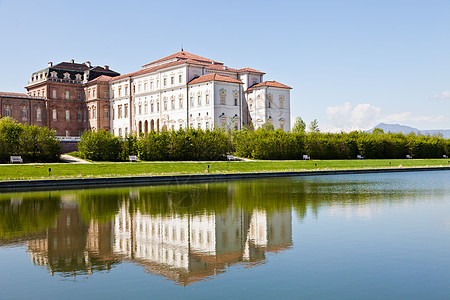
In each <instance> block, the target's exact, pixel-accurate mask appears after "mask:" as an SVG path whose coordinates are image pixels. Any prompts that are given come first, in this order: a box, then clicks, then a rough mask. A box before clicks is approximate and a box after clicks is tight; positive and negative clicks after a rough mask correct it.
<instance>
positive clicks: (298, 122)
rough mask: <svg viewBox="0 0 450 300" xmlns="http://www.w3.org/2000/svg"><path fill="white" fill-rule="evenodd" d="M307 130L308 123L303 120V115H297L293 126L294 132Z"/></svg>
mask: <svg viewBox="0 0 450 300" xmlns="http://www.w3.org/2000/svg"><path fill="white" fill-rule="evenodd" d="M305 131H306V123H305V122H304V121H303V120H302V118H301V117H297V119H295V123H294V127H292V132H305Z"/></svg>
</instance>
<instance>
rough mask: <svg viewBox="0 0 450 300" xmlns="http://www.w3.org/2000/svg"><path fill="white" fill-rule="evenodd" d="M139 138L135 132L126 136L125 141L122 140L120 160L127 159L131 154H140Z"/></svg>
mask: <svg viewBox="0 0 450 300" xmlns="http://www.w3.org/2000/svg"><path fill="white" fill-rule="evenodd" d="M137 141H138V138H137V136H136V135H134V134H129V135H127V136H125V138H124V139H123V141H121V145H122V151H121V153H120V156H119V160H122V161H127V160H128V159H129V156H130V155H138V145H137Z"/></svg>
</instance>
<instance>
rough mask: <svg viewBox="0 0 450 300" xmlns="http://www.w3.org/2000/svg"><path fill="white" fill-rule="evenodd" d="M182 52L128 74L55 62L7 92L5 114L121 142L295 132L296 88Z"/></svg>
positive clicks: (0, 100)
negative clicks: (177, 133) (158, 135)
mask: <svg viewBox="0 0 450 300" xmlns="http://www.w3.org/2000/svg"><path fill="white" fill-rule="evenodd" d="M264 75H265V73H264V72H261V71H258V70H255V69H251V68H242V69H234V68H231V67H228V66H226V65H224V64H223V63H222V62H219V61H215V60H212V59H208V58H204V57H201V56H198V55H195V54H191V53H188V52H186V51H183V50H182V51H180V52H177V53H175V54H172V55H169V56H167V57H165V58H162V59H159V60H156V61H153V62H151V63H148V64H145V65H144V66H142V68H141V69H140V70H138V71H136V72H133V73H129V74H125V75H120V74H119V73H117V72H115V71H113V70H111V69H110V68H109V67H108V66H104V67H100V66H92V65H91V63H90V62H85V63H75V62H74V60H72V61H71V62H62V63H59V64H57V65H53V64H52V63H49V64H48V67H47V68H45V69H43V70H41V71H38V72H35V73H33V74H32V75H31V77H30V81H29V82H28V84H27V86H26V87H25V88H26V90H27V93H26V94H18V93H0V114H1V116H9V117H12V118H14V119H16V120H17V121H18V122H21V123H23V124H25V123H26V124H31V125H38V126H47V127H49V128H51V129H54V130H55V131H56V134H57V136H78V135H80V134H81V133H82V132H83V131H84V130H87V129H88V130H96V129H104V130H108V131H111V132H112V133H113V134H114V135H116V136H125V135H126V134H129V133H132V132H135V133H141V132H143V133H146V132H149V131H151V130H156V131H158V130H177V129H179V128H198V129H212V128H214V127H233V128H236V129H241V128H242V127H243V126H247V125H250V124H253V126H254V127H255V128H258V127H260V126H262V125H263V124H264V123H265V122H270V123H272V124H273V125H274V127H275V128H281V129H283V130H290V89H291V88H290V87H289V86H287V85H284V84H281V83H279V82H276V81H264V80H263V77H264Z"/></svg>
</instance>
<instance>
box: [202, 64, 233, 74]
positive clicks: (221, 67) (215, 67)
mask: <svg viewBox="0 0 450 300" xmlns="http://www.w3.org/2000/svg"><path fill="white" fill-rule="evenodd" d="M206 69H210V70H217V71H225V72H234V73H237V71H238V70H236V69H233V68H229V67H227V66H224V65H208V66H207V67H206Z"/></svg>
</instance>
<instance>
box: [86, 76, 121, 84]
mask: <svg viewBox="0 0 450 300" xmlns="http://www.w3.org/2000/svg"><path fill="white" fill-rule="evenodd" d="M113 78H115V77H111V76H106V75H100V76H98V77H97V78H95V79H92V80H90V81H89V83H91V82H97V81H104V82H105V81H111V79H113Z"/></svg>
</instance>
